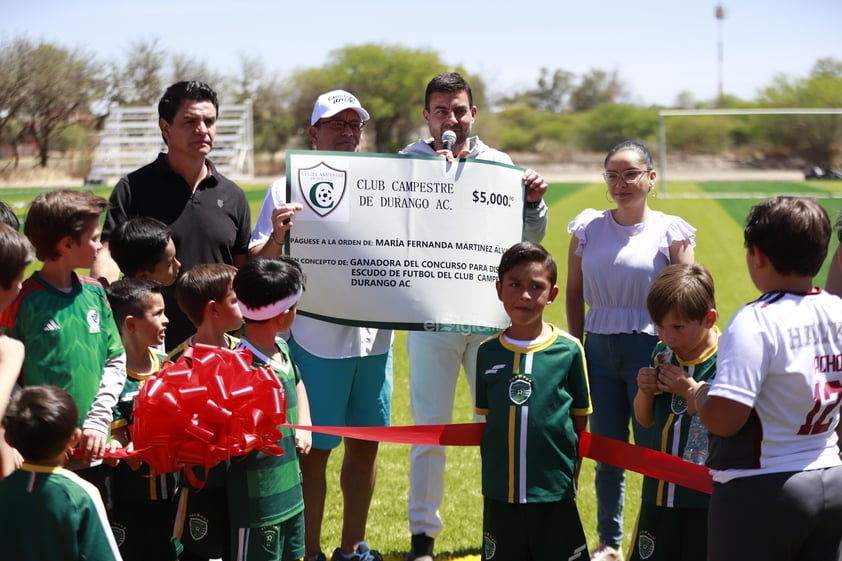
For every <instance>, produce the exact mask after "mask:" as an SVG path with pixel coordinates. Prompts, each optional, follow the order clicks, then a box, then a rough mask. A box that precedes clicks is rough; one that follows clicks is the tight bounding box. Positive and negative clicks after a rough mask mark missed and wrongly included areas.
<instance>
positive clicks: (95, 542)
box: [0, 386, 120, 561]
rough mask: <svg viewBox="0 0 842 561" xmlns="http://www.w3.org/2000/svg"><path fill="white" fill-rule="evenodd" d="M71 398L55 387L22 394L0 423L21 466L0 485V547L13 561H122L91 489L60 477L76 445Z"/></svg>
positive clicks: (75, 412)
mask: <svg viewBox="0 0 842 561" xmlns="http://www.w3.org/2000/svg"><path fill="white" fill-rule="evenodd" d="M78 417H79V413H78V410H77V407H76V404H75V403H74V400H73V398H72V397H71V396H70V395H69V394H68V393H67V392H65V391H64V390H62V389H61V388H57V387H55V386H31V387H26V388H23V389H22V390H21V391H19V392H18V393H17V394H16V395H15V396H14V397H13V398H12V401H11V403H9V407H8V409H7V411H6V415H5V416H4V417H3V427H4V428H5V430H6V439H7V440H8V441H9V444H11V445H12V446H14V447H15V448H16V449H17V450H18V451H19V452H20V453H21V455H23V458H24V464H23V466H21V468H20V469H19V470H17V471H16V472H14V473H13V474H12V475H10V476H9V477H7V478H6V479H3V480H2V481H0V498H1V499H0V544H2V545H0V547H2V548H3V558H4V559H15V560H16V561H43V560H45V559H49V560H50V561H78V560H79V559H97V560H100V561H112V560H113V561H119V560H120V552H119V550H118V549H117V544H116V543H115V542H114V536H112V534H111V528H110V527H109V526H108V519H107V517H106V514H105V507H104V506H103V504H102V499H101V498H100V495H99V492H98V491H97V489H96V487H94V486H93V485H91V484H90V483H88V482H87V481H85V480H84V479H82V478H81V477H79V476H78V475H76V474H75V473H73V472H72V471H69V470H66V469H64V468H63V467H62V466H63V465H64V462H65V458H66V455H67V452H68V451H69V449H71V448H74V447H75V446H76V445H77V444H78V443H79V439H80V437H81V431H80V430H79V428H78V427H77V421H78Z"/></svg>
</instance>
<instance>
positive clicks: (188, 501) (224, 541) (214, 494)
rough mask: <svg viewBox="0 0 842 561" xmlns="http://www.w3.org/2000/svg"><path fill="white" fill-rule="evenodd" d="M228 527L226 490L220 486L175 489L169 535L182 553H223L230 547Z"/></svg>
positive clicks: (215, 555) (209, 556)
mask: <svg viewBox="0 0 842 561" xmlns="http://www.w3.org/2000/svg"><path fill="white" fill-rule="evenodd" d="M229 527H230V525H229V523H228V493H227V490H226V489H225V488H224V487H212V488H204V489H202V490H201V491H196V490H194V489H190V488H188V487H187V486H183V487H182V488H181V489H180V490H179V494H178V506H177V510H176V515H175V523H174V525H173V535H174V536H175V537H176V538H177V539H178V540H179V541H180V542H181V545H183V546H184V550H185V552H186V553H188V554H193V555H194V556H195V557H201V558H204V559H217V558H220V557H226V556H227V553H228V550H229V549H230V545H229V541H228V538H229V536H230V531H229Z"/></svg>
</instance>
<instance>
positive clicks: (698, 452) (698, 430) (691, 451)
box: [684, 415, 708, 465]
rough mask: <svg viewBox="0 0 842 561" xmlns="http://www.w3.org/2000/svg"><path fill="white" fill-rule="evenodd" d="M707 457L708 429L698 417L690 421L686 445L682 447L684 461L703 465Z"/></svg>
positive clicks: (695, 416)
mask: <svg viewBox="0 0 842 561" xmlns="http://www.w3.org/2000/svg"><path fill="white" fill-rule="evenodd" d="M707 457H708V429H706V428H705V426H704V425H703V424H702V420H701V419H700V418H699V416H698V415H693V417H692V419H691V421H690V431H689V432H688V434H687V444H686V445H685V446H684V461H686V462H692V463H694V464H699V465H704V464H705V460H706V459H707Z"/></svg>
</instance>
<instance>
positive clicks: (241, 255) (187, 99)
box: [91, 81, 251, 350]
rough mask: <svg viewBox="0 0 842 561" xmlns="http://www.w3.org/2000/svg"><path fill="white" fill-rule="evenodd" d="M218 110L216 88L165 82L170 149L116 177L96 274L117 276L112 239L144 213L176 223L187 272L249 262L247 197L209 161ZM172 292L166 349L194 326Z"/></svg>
mask: <svg viewBox="0 0 842 561" xmlns="http://www.w3.org/2000/svg"><path fill="white" fill-rule="evenodd" d="M218 110H219V103H218V101H217V98H216V92H214V91H213V90H212V89H211V88H210V86H208V85H207V84H204V83H202V82H193V81H190V82H178V83H176V84H173V85H172V86H170V87H169V88H167V91H166V92H164V95H163V96H162V97H161V100H160V101H159V102H158V117H159V119H158V126H160V128H161V136H163V138H164V142H166V144H167V152H165V153H161V154H159V155H158V159H156V160H155V161H154V162H152V163H151V164H148V165H146V166H143V167H142V168H140V169H137V170H135V171H133V172H131V173H129V174H128V175H126V176H125V177H123V178H121V179H120V181H118V182H117V185H116V186H115V187H114V190H113V191H112V193H111V198H110V201H109V202H110V204H109V209H108V212H107V214H106V216H105V225H104V226H103V228H102V249H101V250H100V252H99V254H98V255H97V259H96V261H95V262H94V266H93V267H92V268H91V276H94V277H105V278H106V279H107V280H108V281H112V282H113V281H115V280H117V278H118V277H119V275H120V271H119V268H118V267H117V264H116V263H115V262H114V260H113V259H112V258H111V253H110V252H109V249H108V239H109V237H110V236H111V232H113V231H114V228H116V227H117V226H118V225H119V224H122V223H123V222H125V221H127V220H129V219H131V218H135V217H138V216H150V217H152V218H157V219H158V220H160V221H162V222H164V223H165V224H167V225H168V226H169V227H170V229H171V230H172V237H173V241H174V242H175V247H176V254H177V256H178V260H179V261H181V271H182V272H184V271H186V270H188V269H190V268H191V267H193V266H194V265H199V264H202V263H228V264H231V265H234V266H239V265H241V264H242V263H245V262H246V258H247V254H248V243H249V238H250V236H251V212H250V210H249V205H248V201H247V199H246V195H245V193H244V192H243V190H242V189H240V187H238V186H237V185H236V184H235V183H234V182H232V181H231V180H229V179H227V178H226V177H224V176H223V175H221V174H220V173H219V172H218V171H217V170H216V167H215V166H214V165H213V163H212V162H211V161H210V160H209V159H207V155H208V153H209V152H210V151H211V149H212V148H213V140H214V136H216V119H217V113H218ZM172 292H173V291H172V288H171V287H170V288H167V289H165V291H164V298H165V303H166V313H167V316H168V317H169V319H170V324H169V327H168V328H167V338H166V347H167V350H170V349H172V348H173V347H175V346H176V345H178V344H179V343H181V342H182V341H183V340H184V339H186V338H187V337H189V336H190V335H192V334H193V333H194V332H195V328H194V327H193V325H192V324H191V323H190V321H189V320H188V319H187V317H186V316H185V315H184V314H183V313H182V312H181V310H180V309H179V308H178V305H177V304H176V303H175V298H173V293H172Z"/></svg>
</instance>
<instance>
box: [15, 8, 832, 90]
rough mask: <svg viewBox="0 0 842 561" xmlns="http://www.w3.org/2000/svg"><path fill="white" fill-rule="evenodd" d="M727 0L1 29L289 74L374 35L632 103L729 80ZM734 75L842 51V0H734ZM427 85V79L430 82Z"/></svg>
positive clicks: (208, 15)
mask: <svg viewBox="0 0 842 561" xmlns="http://www.w3.org/2000/svg"><path fill="white" fill-rule="evenodd" d="M718 3H719V2H718V1H711V0H707V1H701V2H700V1H687V0H637V1H631V2H621V1H619V0H603V1H600V0H576V1H574V2H570V1H566V0H516V1H511V2H502V1H497V0H485V1H481V2H480V1H474V2H462V3H458V2H452V1H451V2H443V1H440V0H430V1H427V2H420V3H419V2H406V1H402V0H346V1H344V2H339V1H334V0H316V1H310V2H301V1H297V0H239V1H238V0H207V1H205V2H181V1H178V0H169V1H166V2H165V1H162V0H140V1H126V0H64V1H58V0H40V1H39V0H35V1H31V2H24V1H12V2H7V3H6V5H5V6H3V7H2V8H0V40H8V39H11V38H14V37H19V36H25V37H27V38H29V39H32V40H38V39H43V40H46V41H50V42H54V43H58V44H60V45H62V46H65V47H69V48H82V49H84V50H86V51H88V52H91V53H93V54H96V55H98V56H99V57H100V58H101V59H102V60H113V59H118V60H119V59H120V57H122V56H123V55H124V54H125V52H126V50H127V49H128V47H129V45H131V44H132V43H135V42H137V41H140V40H149V39H157V40H158V42H159V45H160V46H161V47H162V48H164V49H166V50H168V51H172V52H174V53H181V54H185V55H188V56H190V57H193V58H196V59H202V60H206V61H207V65H208V67H209V68H211V69H214V70H218V71H220V72H223V73H234V72H235V70H236V68H237V67H238V61H239V56H240V55H241V54H245V55H247V56H257V57H260V58H262V59H263V61H264V63H265V65H266V68H267V70H270V71H274V72H278V73H279V74H280V75H281V76H284V75H286V74H288V73H289V72H290V71H292V70H293V69H296V68H309V67H317V66H320V65H322V64H323V63H324V62H325V60H326V58H327V55H328V54H329V53H330V52H331V51H332V50H335V49H338V48H341V47H344V46H347V45H352V44H360V43H367V42H378V43H385V44H396V45H402V46H406V47H413V48H428V49H433V50H436V51H438V52H439V53H440V54H441V56H442V59H443V60H444V61H445V62H447V63H450V64H452V65H454V66H456V65H461V66H463V67H465V68H466V69H467V70H468V71H469V72H471V73H475V74H480V75H481V76H482V77H483V78H484V79H485V81H486V83H487V84H488V87H489V92H490V93H491V94H492V95H495V94H497V95H499V94H503V93H507V92H511V91H516V90H523V89H526V88H529V87H532V86H533V85H534V84H535V83H536V81H537V79H538V76H539V73H540V69H541V68H542V67H547V68H550V69H556V68H562V69H564V70H568V71H570V72H573V73H575V74H578V75H581V74H583V73H585V72H587V71H589V70H590V69H592V68H598V69H603V70H609V71H610V70H614V69H616V70H618V72H619V75H620V77H621V79H622V80H623V81H624V82H625V83H626V84H627V85H628V89H629V90H630V92H631V94H632V100H633V101H635V102H639V103H660V104H665V105H668V104H671V103H673V102H674V100H675V98H676V96H677V95H678V94H679V92H682V91H688V92H690V93H691V94H692V96H693V98H694V99H696V100H710V99H713V98H715V97H716V94H717V91H718V80H719V66H718V62H717V44H718V36H719V22H718V21H717V20H716V18H715V17H714V10H715V7H716V5H717V4H718ZM722 4H723V5H724V6H725V9H726V18H725V20H724V21H723V22H722V26H721V30H722V38H723V41H722V44H723V47H724V57H723V61H724V64H723V67H722V68H723V72H722V76H723V80H722V81H723V85H724V89H725V92H726V93H730V94H734V95H737V96H739V97H742V98H746V99H752V98H754V97H755V96H756V94H757V91H758V89H759V88H762V87H763V86H766V85H769V84H770V82H771V80H772V78H773V77H774V76H775V75H776V74H781V73H782V74H785V75H787V76H789V77H793V78H795V77H805V76H807V74H808V73H809V70H810V68H811V67H812V65H813V63H814V62H815V61H816V60H817V59H819V58H823V57H835V58H837V59H842V31H840V22H842V1H840V0H799V1H798V2H796V1H794V0H765V1H761V0H723V2H722ZM424 85H425V84H419V85H418V86H419V88H422V87H424Z"/></svg>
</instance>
